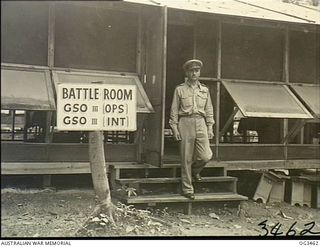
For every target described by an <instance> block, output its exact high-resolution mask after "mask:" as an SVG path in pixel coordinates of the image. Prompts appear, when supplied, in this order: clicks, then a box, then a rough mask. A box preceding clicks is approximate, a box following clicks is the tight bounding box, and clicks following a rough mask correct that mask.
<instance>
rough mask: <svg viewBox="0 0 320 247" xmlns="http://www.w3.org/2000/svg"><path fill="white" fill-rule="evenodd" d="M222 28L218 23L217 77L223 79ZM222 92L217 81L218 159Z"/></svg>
mask: <svg viewBox="0 0 320 247" xmlns="http://www.w3.org/2000/svg"><path fill="white" fill-rule="evenodd" d="M221 29H222V24H221V22H220V21H219V23H218V37H217V39H218V40H217V79H218V80H219V79H221V38H222V37H221ZM220 94H221V82H220V81H218V82H217V86H216V102H215V144H216V146H215V148H216V150H215V155H216V159H218V158H219V142H220V133H219V132H220Z"/></svg>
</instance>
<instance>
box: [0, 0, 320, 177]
mask: <svg viewBox="0 0 320 247" xmlns="http://www.w3.org/2000/svg"><path fill="white" fill-rule="evenodd" d="M246 2H247V3H244V2H243V1H240V0H231V1H230V2H229V1H212V2H209V1H202V0H199V1H195V0H190V1H187V0H186V1H164V0H159V1H142V0H139V1H124V2H103V1H97V2H94V1H88V2H74V1H70V2H63V1H56V2H53V1H36V2H34V1H33V2H27V1H21V2H19V1H1V8H2V14H1V30H2V31H1V32H2V35H1V39H2V40H1V41H2V42H1V154H2V155H1V172H2V174H4V175H9V174H72V173H89V172H90V169H89V163H88V151H87V150H88V144H87V139H86V138H87V134H86V133H84V132H59V131H57V130H56V127H55V126H56V88H55V87H56V85H57V84H58V83H59V82H87V83H90V82H93V81H103V82H104V83H120V84H133V85H137V88H138V92H139V93H138V103H137V111H138V124H137V126H138V129H137V131H135V132H130V133H129V132H125V131H117V132H105V151H106V162H109V163H110V164H111V165H112V167H115V168H117V167H122V168H126V169H130V168H133V167H139V166H142V164H146V165H147V166H149V165H151V166H154V167H160V168H166V167H172V166H178V164H179V154H178V148H177V143H176V142H174V141H173V140H172V136H171V132H170V129H169V125H168V116H169V111H170V106H171V100H172V95H173V91H174V88H175V87H176V85H178V84H180V83H181V82H183V81H184V74H183V71H182V68H181V66H182V64H183V62H184V61H186V60H187V59H191V58H198V59H201V60H202V61H203V62H204V67H203V69H202V72H201V76H202V77H201V82H202V83H205V84H206V85H208V87H209V88H210V92H211V97H212V99H213V103H214V108H215V121H216V125H215V139H214V140H212V143H211V145H212V150H213V152H214V160H212V161H211V163H210V166H211V167H215V166H217V167H219V166H223V167H226V169H227V170H241V169H248V168H255V169H272V168H286V169H302V168H317V169H319V168H320V149H319V147H320V146H319V139H320V124H319V117H320V98H319V95H320V89H319V88H320V73H319V67H320V64H319V61H320V39H319V37H320V32H319V25H320V18H319V15H320V10H319V6H305V5H296V4H290V3H285V2H284V1H283V2H282V1H280V0H273V2H274V3H273V4H270V5H269V6H264V5H263V3H259V5H258V4H257V3H255V2H254V1H251V0H248V1H246Z"/></svg>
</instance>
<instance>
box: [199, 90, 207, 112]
mask: <svg viewBox="0 0 320 247" xmlns="http://www.w3.org/2000/svg"><path fill="white" fill-rule="evenodd" d="M207 99H208V94H207V93H202V92H199V93H198V94H197V102H198V107H199V108H204V107H205V105H206V103H207Z"/></svg>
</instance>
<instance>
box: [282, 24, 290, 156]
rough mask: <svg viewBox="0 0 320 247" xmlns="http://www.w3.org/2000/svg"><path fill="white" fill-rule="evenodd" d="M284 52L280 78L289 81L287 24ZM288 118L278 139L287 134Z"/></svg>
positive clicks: (286, 143)
mask: <svg viewBox="0 0 320 247" xmlns="http://www.w3.org/2000/svg"><path fill="white" fill-rule="evenodd" d="M284 36H285V41H284V53H283V75H282V79H283V81H284V82H289V49H290V43H289V42H290V40H289V27H288V26H287V27H286V29H285V30H284ZM288 125H289V123H288V119H283V127H282V136H281V138H280V139H282V138H285V137H286V136H287V135H288ZM283 144H284V149H283V150H284V159H285V160H287V159H288V141H285V142H284V143H283Z"/></svg>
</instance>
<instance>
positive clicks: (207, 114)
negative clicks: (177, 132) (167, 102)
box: [169, 81, 214, 128]
mask: <svg viewBox="0 0 320 247" xmlns="http://www.w3.org/2000/svg"><path fill="white" fill-rule="evenodd" d="M192 114H199V115H201V116H203V117H204V118H205V120H206V124H207V126H212V125H213V124H214V119H213V107H212V102H211V97H210V92H209V89H208V88H207V87H206V86H205V85H203V84H201V83H200V82H199V81H198V82H197V85H196V87H195V88H192V87H191V85H190V83H189V82H185V83H182V84H180V85H178V86H177V87H176V89H175V91H174V95H173V100H172V106H171V113H170V120H169V124H170V126H171V128H173V127H176V126H177V124H178V121H179V117H180V116H189V115H192Z"/></svg>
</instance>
